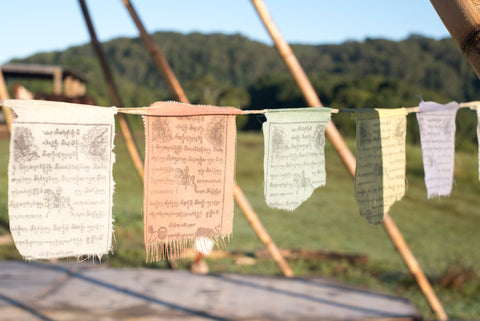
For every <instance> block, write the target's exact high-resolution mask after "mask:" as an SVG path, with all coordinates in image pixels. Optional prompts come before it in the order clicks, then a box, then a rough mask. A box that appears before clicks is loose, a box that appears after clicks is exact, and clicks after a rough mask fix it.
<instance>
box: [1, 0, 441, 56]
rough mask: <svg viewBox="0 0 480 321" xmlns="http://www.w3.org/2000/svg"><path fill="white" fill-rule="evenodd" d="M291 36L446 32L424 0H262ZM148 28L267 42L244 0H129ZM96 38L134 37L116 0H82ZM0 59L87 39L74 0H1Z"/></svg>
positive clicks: (352, 37)
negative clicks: (223, 34)
mask: <svg viewBox="0 0 480 321" xmlns="http://www.w3.org/2000/svg"><path fill="white" fill-rule="evenodd" d="M264 1H265V4H266V6H267V8H268V9H269V12H270V15H271V16H272V18H273V20H274V21H275V23H276V25H277V27H278V28H279V30H280V32H281V33H282V35H283V37H284V38H285V39H286V40H287V42H289V43H302V44H338V43H342V42H345V41H363V40H364V39H365V38H385V39H391V40H402V39H405V38H407V37H408V36H409V35H411V34H420V35H424V36H427V37H432V38H435V39H441V38H446V37H450V35H449V33H448V31H447V30H446V28H445V27H444V26H443V24H442V22H441V20H440V18H439V17H438V15H437V13H436V12H435V10H434V8H433V6H432V5H431V3H430V1H428V0H402V1H394V0H363V1H359V0H342V1H331V0H329V1H326V0H264ZM131 2H132V3H133V5H134V8H135V9H136V11H137V14H138V15H139V16H140V18H141V20H142V22H143V24H144V26H145V28H146V29H147V31H148V32H150V33H153V32H157V31H176V32H181V33H185V34H186V33H191V32H201V33H217V32H220V33H225V34H235V33H240V34H242V35H244V36H246V37H248V38H250V39H252V40H256V41H260V42H263V43H266V44H271V43H272V41H271V40H270V37H269V35H268V33H267V31H266V30H265V27H264V26H263V24H262V23H261V21H260V19H259V17H258V15H257V13H256V11H255V9H254V7H253V5H252V3H251V1H249V0H204V1H200V0H176V1H161V0H131ZM86 3H87V6H88V9H89V11H90V16H91V18H92V21H93V24H94V26H95V29H96V32H97V37H98V38H99V39H100V41H106V40H110V39H113V38H117V37H137V36H138V29H137V28H136V26H135V24H134V23H133V20H132V19H131V17H130V16H129V14H128V11H127V10H126V8H125V6H124V5H123V2H122V0H86ZM0 14H1V28H2V29H1V30H0V64H3V63H6V62H8V61H9V60H11V59H13V58H25V57H28V56H30V55H32V54H35V53H38V52H49V51H56V50H64V49H67V48H69V47H72V46H76V45H82V44H85V43H88V42H89V41H90V37H89V35H88V31H87V28H86V25H85V22H84V19H83V16H82V13H81V10H80V5H79V3H78V1H77V0H41V1H38V0H16V1H2V3H1V4H0Z"/></svg>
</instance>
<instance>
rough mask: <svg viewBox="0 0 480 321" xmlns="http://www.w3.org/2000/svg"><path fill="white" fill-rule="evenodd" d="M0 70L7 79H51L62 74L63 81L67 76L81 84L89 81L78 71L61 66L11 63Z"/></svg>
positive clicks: (0, 67) (2, 66)
mask: <svg viewBox="0 0 480 321" xmlns="http://www.w3.org/2000/svg"><path fill="white" fill-rule="evenodd" d="M0 69H1V70H2V72H3V76H4V77H5V78H8V77H27V78H47V79H51V78H53V77H54V74H55V73H57V72H61V74H62V79H65V78H66V77H67V76H71V77H73V78H75V79H78V80H79V81H81V82H84V83H86V82H87V80H86V79H85V78H84V77H83V76H81V75H80V74H78V73H77V72H76V71H74V70H72V69H70V68H64V67H61V66H52V65H37V64H16V63H10V64H5V65H1V66H0Z"/></svg>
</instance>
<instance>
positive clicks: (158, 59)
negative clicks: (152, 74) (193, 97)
mask: <svg viewBox="0 0 480 321" xmlns="http://www.w3.org/2000/svg"><path fill="white" fill-rule="evenodd" d="M123 4H124V5H125V7H126V8H127V10H128V12H129V13H130V16H131V17H132V19H133V21H134V22H135V24H136V25H137V28H138V30H139V31H140V37H141V38H142V40H143V43H144V44H145V47H147V50H148V52H149V53H150V55H151V56H152V58H153V62H154V63H155V65H156V66H157V69H158V70H159V71H160V73H161V74H162V76H163V78H164V79H170V81H167V86H168V89H169V90H170V92H171V93H172V94H173V95H174V99H175V100H177V101H181V102H186V101H188V99H187V96H186V95H185V93H184V92H183V88H182V86H180V83H179V82H178V80H177V77H175V74H174V73H173V71H172V69H171V68H170V65H169V64H168V61H167V59H166V58H165V56H164V55H163V53H162V52H161V51H160V50H159V49H158V47H157V46H156V45H155V42H154V41H153V39H152V37H151V36H150V34H149V33H148V32H147V31H146V30H145V28H144V27H143V24H142V21H141V20H140V18H139V17H138V15H137V12H136V11H135V9H134V8H133V6H132V4H131V3H130V1H129V0H123Z"/></svg>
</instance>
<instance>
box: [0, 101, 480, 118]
mask: <svg viewBox="0 0 480 321" xmlns="http://www.w3.org/2000/svg"><path fill="white" fill-rule="evenodd" d="M0 105H1V106H6V107H9V106H8V104H5V101H4V100H0ZM459 105H460V108H470V109H474V110H479V109H480V101H471V102H464V103H460V104H459ZM97 107H101V106H97ZM104 108H112V107H104ZM113 108H115V110H116V111H117V112H119V113H123V114H134V115H147V111H148V109H149V108H150V107H113ZM320 108H322V107H320ZM400 108H405V110H406V111H407V113H409V114H410V113H416V112H418V111H419V106H415V107H400ZM382 109H383V108H382ZM385 109H388V108H385ZM272 110H276V111H278V110H279V109H248V110H242V111H241V113H240V114H241V115H248V114H266V113H268V112H270V111H272ZM359 110H361V109H355V108H330V112H331V113H332V114H338V113H355V112H357V111H359Z"/></svg>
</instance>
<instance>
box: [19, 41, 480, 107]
mask: <svg viewBox="0 0 480 321" xmlns="http://www.w3.org/2000/svg"><path fill="white" fill-rule="evenodd" d="M153 38H154V40H155V42H156V43H157V44H158V46H159V47H160V48H161V49H162V51H163V53H164V54H165V56H166V57H167V59H168V61H169V63H170V65H171V67H172V69H173V71H174V73H175V74H176V75H177V77H178V79H179V81H180V84H181V85H182V86H183V87H184V89H185V91H186V94H187V96H188V97H189V99H190V100H191V101H192V102H194V103H206V104H216V105H233V106H238V107H249V106H253V107H255V108H273V107H295V106H304V105H305V102H304V101H303V99H302V97H301V94H300V91H299V90H298V88H297V86H296V85H295V83H294V81H293V79H292V77H291V76H290V74H289V72H288V70H287V69H286V67H285V66H284V64H283V62H282V61H281V59H280V57H279V55H278V53H277V52H276V50H275V49H274V48H273V47H271V46H267V45H265V44H262V43H259V42H255V41H251V40H249V39H248V38H246V37H243V36H241V35H223V34H209V35H205V34H199V33H192V34H188V35H184V34H180V33H172V32H161V33H160V32H158V33H155V34H153ZM103 45H104V51H105V52H106V54H107V56H108V60H109V62H110V63H111V66H112V67H113V70H114V74H115V78H116V81H117V84H118V87H119V89H120V91H121V96H122V98H123V102H124V104H125V105H128V106H144V105H149V104H150V103H151V102H153V101H156V100H167V99H171V96H170V94H169V93H168V91H167V89H166V86H165V85H164V82H163V80H162V79H161V76H160V75H159V73H158V72H157V70H156V68H155V66H154V65H153V63H152V59H151V58H150V57H149V54H148V52H147V50H146V49H145V47H144V46H143V43H142V41H141V40H140V39H139V38H118V39H114V40H111V41H109V42H106V43H104V44H103ZM292 48H293V50H294V52H295V54H296V55H297V57H298V59H299V61H300V63H301V65H302V66H303V67H304V69H305V71H306V73H307V74H308V76H309V78H310V79H311V81H312V83H313V85H314V87H315V89H316V91H317V92H318V94H319V96H320V99H321V100H322V103H323V104H324V105H326V106H332V107H339V108H342V107H343V108H346V107H348V108H361V107H401V106H415V105H416V104H418V99H419V97H423V98H424V99H425V100H436V101H439V102H447V101H450V100H456V101H459V102H460V101H469V100H480V91H479V89H480V82H479V80H478V79H477V77H476V76H475V74H474V72H473V71H472V68H471V67H470V65H469V64H468V62H467V60H466V59H465V58H464V56H463V54H462V53H461V51H460V49H459V48H458V46H457V45H456V44H455V43H454V41H453V40H452V39H443V40H439V41H437V40H434V39H429V38H425V37H422V36H417V35H412V36H410V37H409V38H407V39H405V40H403V41H398V42H396V41H389V40H384V39H367V40H365V41H363V42H345V43H343V44H339V45H293V46H292ZM16 62H29V63H41V64H54V65H63V66H68V67H71V68H74V69H75V70H77V71H78V72H80V73H82V74H83V75H84V76H86V78H87V79H88V85H87V89H88V94H89V95H92V96H94V98H95V99H96V100H97V103H98V104H100V105H111V102H110V100H109V98H108V94H107V89H106V86H105V84H104V81H103V77H102V74H101V69H100V68H99V65H98V62H97V60H96V57H95V55H94V53H93V50H92V49H91V46H90V45H89V44H86V45H83V46H78V47H72V48H69V49H67V50H65V51H63V52H51V53H41V54H37V55H34V56H32V57H29V58H27V59H24V60H17V61H16ZM30 86H31V87H36V86H38V84H37V83H31V84H30ZM31 89H32V90H35V88H31Z"/></svg>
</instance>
